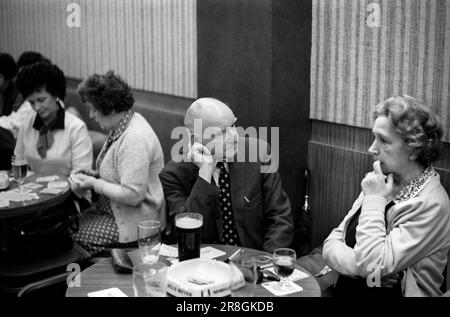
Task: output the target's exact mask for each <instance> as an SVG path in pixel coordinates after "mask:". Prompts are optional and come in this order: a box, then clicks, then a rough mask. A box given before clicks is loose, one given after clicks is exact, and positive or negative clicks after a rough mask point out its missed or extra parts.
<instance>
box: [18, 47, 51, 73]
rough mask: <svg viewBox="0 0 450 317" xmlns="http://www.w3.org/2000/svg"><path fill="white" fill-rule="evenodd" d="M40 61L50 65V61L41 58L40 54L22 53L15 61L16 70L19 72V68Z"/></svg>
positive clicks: (43, 57)
mask: <svg viewBox="0 0 450 317" xmlns="http://www.w3.org/2000/svg"><path fill="white" fill-rule="evenodd" d="M40 61H46V62H49V63H50V60H49V59H48V58H46V57H45V56H43V55H42V54H41V53H38V52H33V51H26V52H23V53H22V54H20V56H19V58H18V59H17V69H18V70H19V69H20V68H21V67H24V66H29V65H32V64H34V63H37V62H40Z"/></svg>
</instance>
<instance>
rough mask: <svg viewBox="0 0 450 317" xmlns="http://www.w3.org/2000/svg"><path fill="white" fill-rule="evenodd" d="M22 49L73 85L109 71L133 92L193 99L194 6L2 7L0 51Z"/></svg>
mask: <svg viewBox="0 0 450 317" xmlns="http://www.w3.org/2000/svg"><path fill="white" fill-rule="evenodd" d="M69 3H77V4H79V5H80V8H81V27H80V28H77V27H75V28H69V27H68V26H67V23H66V19H67V17H68V16H69V15H70V12H66V6H67V5H68V4H69ZM25 50H35V51H39V52H41V53H43V54H44V55H46V56H48V57H49V58H51V59H52V61H53V62H54V63H56V64H58V65H59V66H60V67H61V68H62V69H63V71H64V72H65V73H66V75H67V76H70V77H73V78H84V77H85V76H87V75H88V74H92V73H94V72H105V71H107V70H108V69H114V70H116V71H117V72H118V73H119V74H121V75H122V76H123V77H124V78H125V79H126V80H127V81H128V82H129V83H130V84H131V85H132V86H133V88H136V89H143V90H148V91H153V92H158V93H164V94H170V95H176V96H183V97H188V98H195V97H197V30H196V0H170V1H167V0H132V1H131V0H39V1H35V0H33V1H32V0H0V51H6V52H8V53H10V54H12V55H13V56H14V57H16V58H17V57H18V56H19V54H20V53H21V52H23V51H25Z"/></svg>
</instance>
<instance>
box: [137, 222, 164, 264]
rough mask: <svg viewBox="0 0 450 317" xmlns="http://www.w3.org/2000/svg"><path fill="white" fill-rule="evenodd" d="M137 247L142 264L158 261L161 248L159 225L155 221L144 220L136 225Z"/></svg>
mask: <svg viewBox="0 0 450 317" xmlns="http://www.w3.org/2000/svg"><path fill="white" fill-rule="evenodd" d="M138 245H139V252H140V254H141V258H142V262H144V263H149V264H151V263H155V262H158V259H159V248H160V247H161V223H160V222H159V221H157V220H145V221H141V222H140V223H139V224H138Z"/></svg>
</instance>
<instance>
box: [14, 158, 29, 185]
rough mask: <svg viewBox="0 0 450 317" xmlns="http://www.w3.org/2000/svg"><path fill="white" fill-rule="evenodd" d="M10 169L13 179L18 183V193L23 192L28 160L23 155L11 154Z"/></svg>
mask: <svg viewBox="0 0 450 317" xmlns="http://www.w3.org/2000/svg"><path fill="white" fill-rule="evenodd" d="M11 169H12V171H13V174H14V179H15V180H16V182H17V183H18V184H19V189H20V193H21V194H22V192H23V186H22V185H23V181H24V179H25V177H26V176H27V170H28V161H27V158H26V157H25V156H22V155H13V156H12V157H11Z"/></svg>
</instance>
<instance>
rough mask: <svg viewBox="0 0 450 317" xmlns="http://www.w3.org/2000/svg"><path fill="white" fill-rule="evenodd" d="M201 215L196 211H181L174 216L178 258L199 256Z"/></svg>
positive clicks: (180, 259) (185, 258)
mask: <svg viewBox="0 0 450 317" xmlns="http://www.w3.org/2000/svg"><path fill="white" fill-rule="evenodd" d="M202 226H203V216H202V215H201V214H198V213H182V214H179V215H176V216H175V227H176V230H177V242H178V260H179V261H180V262H181V261H184V260H189V259H195V258H199V257H200V244H201V232H202Z"/></svg>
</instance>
